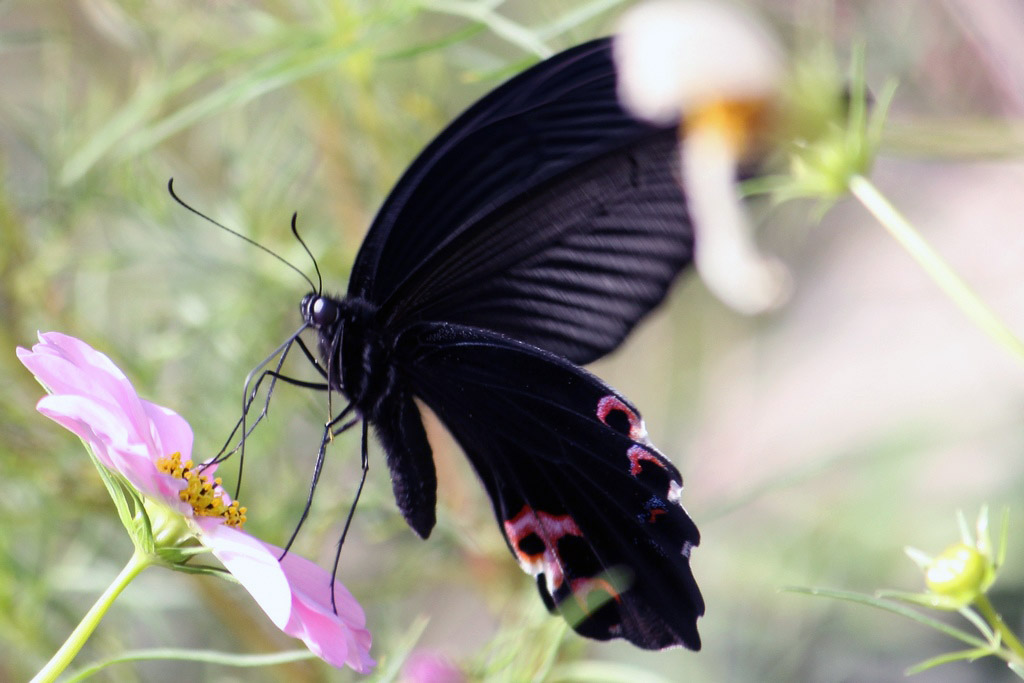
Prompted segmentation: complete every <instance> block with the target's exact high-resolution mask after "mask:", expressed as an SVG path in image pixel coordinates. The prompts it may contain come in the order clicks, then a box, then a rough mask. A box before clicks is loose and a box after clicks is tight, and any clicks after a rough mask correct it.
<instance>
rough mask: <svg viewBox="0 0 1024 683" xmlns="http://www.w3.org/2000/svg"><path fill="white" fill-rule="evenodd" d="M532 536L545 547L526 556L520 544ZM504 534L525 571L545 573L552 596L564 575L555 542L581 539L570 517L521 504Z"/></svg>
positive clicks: (506, 524)
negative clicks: (571, 537)
mask: <svg viewBox="0 0 1024 683" xmlns="http://www.w3.org/2000/svg"><path fill="white" fill-rule="evenodd" d="M531 534H535V535H536V536H537V538H539V539H540V540H541V541H542V542H543V544H544V550H542V551H541V552H539V553H527V552H524V551H523V550H522V549H521V548H520V547H519V543H520V542H521V541H522V540H523V539H524V538H526V537H528V536H530V535H531ZM505 535H506V536H507V537H508V540H509V541H510V542H511V544H512V550H513V552H515V554H516V558H518V560H519V565H520V566H521V567H522V568H523V570H524V571H526V572H528V573H530V574H532V575H534V576H537V575H538V574H540V573H541V572H544V576H545V577H546V578H547V582H548V591H549V592H550V593H551V594H552V595H554V593H555V590H557V589H558V588H560V587H561V586H562V583H563V582H564V581H565V574H564V572H563V571H562V557H561V555H559V553H558V541H559V539H561V538H562V537H564V536H579V537H581V538H582V537H583V532H582V531H580V528H579V527H578V526H576V522H575V521H573V518H572V517H570V516H569V515H551V514H548V513H546V512H543V511H540V510H534V509H533V508H531V507H530V506H529V505H524V506H523V509H522V510H520V511H519V514H517V515H516V516H515V517H513V518H512V519H509V520H505Z"/></svg>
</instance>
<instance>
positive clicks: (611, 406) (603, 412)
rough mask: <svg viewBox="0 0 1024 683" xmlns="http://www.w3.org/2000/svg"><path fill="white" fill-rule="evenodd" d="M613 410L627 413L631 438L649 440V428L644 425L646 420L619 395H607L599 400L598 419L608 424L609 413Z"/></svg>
mask: <svg viewBox="0 0 1024 683" xmlns="http://www.w3.org/2000/svg"><path fill="white" fill-rule="evenodd" d="M613 410H618V411H621V412H623V413H625V415H626V419H627V420H629V438H631V439H633V441H646V440H647V428H646V427H645V426H644V421H643V420H641V419H640V416H639V415H637V414H636V413H634V412H633V411H632V410H630V408H629V406H627V405H626V404H625V403H623V402H622V399H620V398H619V397H617V396H605V397H604V398H602V399H601V400H600V401H598V402H597V419H599V420H600V421H601V422H604V423H605V424H608V413H610V412H612V411H613Z"/></svg>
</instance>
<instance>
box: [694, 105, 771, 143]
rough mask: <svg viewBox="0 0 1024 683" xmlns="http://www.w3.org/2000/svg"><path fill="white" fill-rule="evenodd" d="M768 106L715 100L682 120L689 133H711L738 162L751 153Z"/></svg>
mask: <svg viewBox="0 0 1024 683" xmlns="http://www.w3.org/2000/svg"><path fill="white" fill-rule="evenodd" d="M769 108H770V104H769V102H768V100H765V99H755V98H751V99H728V100H727V99H716V100H712V101H710V102H708V103H707V104H705V105H703V106H701V107H699V108H697V109H694V110H693V111H691V112H690V113H689V114H688V115H687V116H686V121H685V126H686V128H687V129H689V130H709V129H710V130H715V131H717V132H718V133H719V134H720V135H722V136H723V137H724V138H725V139H726V140H727V141H728V143H729V146H730V147H731V148H732V150H733V152H734V153H735V155H736V156H737V157H738V158H742V157H743V156H745V155H746V154H747V153H749V152H751V151H752V149H753V147H754V143H755V142H756V140H757V138H758V135H759V133H761V132H763V131H764V130H765V128H766V127H767V119H768V115H769Z"/></svg>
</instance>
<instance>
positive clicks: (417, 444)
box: [301, 40, 704, 649]
mask: <svg viewBox="0 0 1024 683" xmlns="http://www.w3.org/2000/svg"><path fill="white" fill-rule="evenodd" d="M677 147H678V132H677V131H676V130H675V129H673V128H656V127H652V126H650V125H647V124H644V123H641V122H638V121H635V120H633V119H632V118H631V117H630V116H629V115H628V114H627V113H625V112H624V111H623V110H622V109H621V107H620V106H619V104H618V101H617V98H616V93H615V72H614V65H613V63H612V60H611V56H610V44H609V41H608V40H598V41H593V42H591V43H588V44H586V45H583V46H579V47H577V48H573V49H571V50H568V51H566V52H564V53H562V54H560V55H556V56H555V57H553V58H551V59H549V60H547V61H546V62H543V63H542V64H540V65H538V66H536V67H534V68H532V69H530V70H528V71H527V72H525V73H523V74H521V75H520V76H518V77H516V78H515V79H513V80H512V81H510V82H509V83H506V84H505V85H503V86H501V87H499V88H498V89H496V90H495V91H494V92H492V93H491V94H489V95H488V96H486V97H485V98H483V99H482V100H481V101H480V102H478V103H477V104H476V105H474V106H473V107H471V108H470V109H469V110H467V112H465V113H464V114H463V115H462V116H460V117H459V118H458V119H457V120H456V121H455V122H454V123H453V124H451V125H450V126H449V127H448V128H447V129H446V130H445V131H444V132H442V134H441V135H440V136H438V138H437V139H436V140H435V141H434V142H433V143H431V145H430V146H428V147H427V149H426V150H425V151H424V152H423V153H422V154H421V155H420V157H419V158H418V159H417V160H416V161H414V162H413V164H412V166H411V167H410V169H409V170H408V171H407V172H406V174H405V175H404V176H403V178H402V179H401V180H400V181H399V183H398V185H397V186H396V188H395V189H394V190H393V191H392V193H391V195H390V196H389V197H388V199H387V200H386V201H385V203H384V206H383V208H382V209H381V211H380V213H379V214H378V216H377V218H376V219H375V221H374V223H373V225H372V226H371V227H370V231H369V233H368V235H367V237H366V240H365V241H364V243H363V246H362V248H361V249H360V252H359V254H358V255H357V257H356V261H355V264H354V266H353V270H352V277H351V279H350V282H349V288H348V292H347V294H346V295H345V296H344V297H332V296H327V295H323V294H321V293H319V292H313V293H310V294H307V295H306V296H305V298H304V299H303V300H302V304H301V312H302V316H303V320H304V323H305V325H306V326H307V327H309V328H312V329H313V330H315V332H316V334H317V337H318V351H319V354H320V369H321V371H322V372H323V373H324V376H325V378H326V382H327V385H328V387H329V389H330V390H331V391H335V392H340V393H342V394H343V395H345V396H346V397H347V398H348V399H349V400H350V401H351V402H352V405H353V406H354V409H355V410H356V411H357V412H358V415H359V416H360V417H361V418H362V419H364V420H366V421H367V422H368V423H369V424H370V425H371V426H372V427H373V428H374V431H375V433H376V435H377V437H378V439H379V441H380V442H381V444H382V445H383V449H384V451H385V454H386V458H387V464H388V468H389V470H390V473H391V481H392V487H393V490H394V494H395V499H396V502H397V504H398V507H399V509H400V511H401V512H402V514H403V516H404V517H405V519H406V520H407V522H408V523H409V525H410V526H411V527H412V528H413V530H414V531H415V532H416V533H417V534H419V535H420V536H421V537H424V538H426V537H427V536H428V535H429V534H430V531H431V529H432V528H433V526H434V524H435V508H436V501H437V477H436V473H435V470H434V463H433V457H432V453H431V449H430V444H429V442H428V440H427V436H426V432H425V430H424V427H423V422H422V419H421V415H420V410H419V407H418V405H417V401H416V400H418V401H420V402H422V403H423V404H425V405H426V406H428V407H429V408H430V409H431V410H432V411H433V412H434V413H435V414H436V415H437V416H438V417H439V418H440V420H441V421H442V423H443V424H444V425H445V426H446V427H447V428H448V430H449V431H450V432H451V433H452V435H453V436H454V437H455V439H456V441H457V442H458V443H459V445H460V446H461V448H462V449H463V451H464V452H465V453H466V455H467V457H468V458H469V461H470V463H471V464H472V466H473V468H474V470H475V471H476V473H477V475H478V476H479V478H480V480H481V482H482V483H483V485H484V487H485V489H486V491H487V493H488V495H489V496H490V499H491V502H492V504H493V506H494V512H495V515H496V517H497V521H498V524H499V528H500V530H501V531H502V533H503V535H504V536H505V539H506V541H507V543H508V546H509V549H510V551H511V552H512V554H513V556H514V557H515V559H516V560H517V561H518V562H519V564H520V566H521V567H522V568H523V570H524V571H526V572H527V573H529V574H531V575H532V576H534V577H535V579H536V581H537V586H538V590H539V592H540V594H541V597H542V599H543V600H544V603H545V604H546V605H547V606H548V608H549V609H551V610H552V611H558V612H560V613H561V614H562V615H563V616H565V618H566V619H567V620H569V622H570V624H571V625H572V626H573V628H574V629H575V630H576V631H578V632H579V633H581V634H583V635H585V636H588V637H591V638H597V639H601V640H607V639H610V638H625V639H627V640H629V641H631V642H633V643H635V644H636V645H639V646H640V647H644V648H648V649H660V648H664V647H671V646H679V645H683V646H686V647H689V648H691V649H699V648H700V636H699V635H698V633H697V626H696V621H697V618H698V617H699V616H701V615H702V614H703V613H704V602H703V599H702V597H701V594H700V591H699V589H698V588H697V584H696V582H695V580H694V578H693V575H692V573H691V571H690V565H689V561H690V553H691V550H692V549H693V547H695V546H696V545H697V544H698V543H699V539H700V537H699V533H698V531H697V528H696V526H695V525H694V524H693V522H692V521H691V520H690V518H689V516H688V515H687V514H686V512H685V511H684V510H683V507H682V504H681V492H682V477H681V475H680V474H679V472H678V470H677V469H676V468H675V466H674V465H673V464H672V463H671V462H670V461H669V460H668V459H667V458H665V457H664V456H663V455H662V454H661V453H660V452H658V450H657V449H656V448H655V447H654V446H653V444H652V443H651V442H650V440H649V438H648V436H647V432H646V428H645V426H644V423H643V420H642V419H641V417H640V413H639V411H638V410H637V409H636V407H635V406H633V405H632V404H631V403H629V401H628V400H626V399H625V398H624V397H623V396H621V395H620V394H618V393H617V392H615V390H614V389H612V388H611V387H609V386H608V385H607V384H605V383H604V382H603V381H601V380H600V379H599V378H597V377H596V376H594V375H592V374H591V373H589V372H587V371H586V370H584V369H582V368H581V367H579V365H578V364H580V363H585V362H589V361H591V360H593V359H595V358H597V357H600V356H602V355H604V354H606V353H608V352H609V351H611V350H612V349H614V348H615V347H617V346H618V345H619V343H621V341H622V339H623V338H624V337H625V336H626V335H627V334H628V332H629V331H630V330H631V329H632V327H633V326H634V325H635V324H636V323H637V321H638V320H639V319H640V318H642V317H643V316H644V315H645V314H646V313H647V312H648V311H650V310H651V309H652V308H653V307H654V306H656V305H657V304H658V303H659V302H660V301H661V300H662V299H663V298H664V296H665V295H666V292H667V290H668V288H669V287H670V285H671V284H672V282H673V281H674V279H675V278H676V276H677V275H678V274H679V272H680V271H681V270H682V269H683V268H685V267H686V266H687V265H688V264H689V263H690V261H691V259H692V251H693V234H692V230H691V228H690V224H689V219H688V216H687V214H686V205H685V198H684V197H683V196H682V192H681V190H680V188H679V185H678V183H677V180H676V170H675V169H676V163H677V162H676V159H677ZM414 399H415V400H414Z"/></svg>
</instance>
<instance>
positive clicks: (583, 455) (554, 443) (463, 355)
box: [399, 324, 704, 649]
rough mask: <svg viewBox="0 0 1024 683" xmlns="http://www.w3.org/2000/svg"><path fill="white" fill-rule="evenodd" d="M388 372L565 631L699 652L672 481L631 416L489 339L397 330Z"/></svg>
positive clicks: (567, 370)
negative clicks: (469, 480) (449, 452)
mask: <svg viewBox="0 0 1024 683" xmlns="http://www.w3.org/2000/svg"><path fill="white" fill-rule="evenodd" d="M399 349H400V356H401V358H402V360H401V362H400V367H401V371H402V373H403V374H405V375H406V376H407V378H408V382H409V385H410V386H411V387H413V390H414V391H415V393H416V394H417V395H418V396H420V397H421V398H422V400H423V401H424V402H425V403H426V404H427V405H429V406H430V407H431V409H432V410H434V412H436V413H437V414H438V416H439V417H440V418H441V420H442V421H443V422H444V423H445V425H446V426H447V427H448V429H449V430H450V431H451V432H452V434H453V435H454V436H455V438H456V440H457V441H458V442H459V444H460V445H461V446H462V448H463V449H464V450H465V451H466V454H467V455H468V456H469V459H470V461H471V462H472V464H473V467H474V468H475V470H476V471H477V473H478V474H479V476H480V478H481V480H482V481H483V483H484V485H485V487H486V488H487V491H488V494H489V495H490V497H491V500H492V502H493V504H494V509H495V513H496V515H497V518H498V522H499V525H500V526H501V529H502V532H503V533H504V535H505V538H506V540H507V541H508V544H509V548H510V549H511V550H512V553H513V554H514V555H515V557H516V559H517V560H518V561H519V563H520V565H521V566H522V567H523V569H524V570H525V571H527V572H528V573H530V574H532V575H534V576H535V577H536V578H537V582H538V588H539V590H540V593H541V596H542V598H543V599H544V601H545V603H547V604H548V606H549V608H552V609H554V610H557V611H558V612H560V613H562V614H563V616H565V618H566V619H567V620H568V621H569V623H570V624H571V625H572V626H573V628H575V629H576V630H577V631H578V632H580V633H581V634H583V635H586V636H588V637H591V638H597V639H601V640H607V639H610V638H617V637H621V638H626V639H627V640H629V641H631V642H633V643H635V644H636V645H639V646H640V647H644V648H648V649H658V648H665V647H671V646H676V645H684V646H686V647H689V648H691V649H699V648H700V637H699V635H698V633H697V627H696V621H697V618H698V617H699V616H700V615H702V614H703V613H704V602H703V599H702V597H701V595H700V591H699V589H698V588H697V585H696V582H695V581H694V579H693V575H692V573H691V571H690V566H689V555H690V550H691V549H692V548H693V547H694V546H696V545H697V543H698V542H699V539H700V537H699V534H698V532H697V528H696V526H695V525H694V524H693V522H692V521H691V520H690V518H689V517H688V516H687V514H686V512H685V511H684V510H683V508H682V505H681V502H680V496H681V491H682V479H681V477H680V475H679V472H678V471H677V470H676V468H675V467H674V466H673V465H672V464H671V463H670V462H669V461H668V460H667V459H666V458H665V457H664V456H662V455H661V454H660V453H659V452H658V451H657V450H656V449H655V448H654V446H653V445H651V444H650V442H649V440H648V439H647V435H646V431H645V429H644V426H643V421H642V420H641V418H640V415H639V413H638V412H637V411H636V408H635V407H633V406H632V405H631V404H630V403H628V402H627V401H626V400H625V399H624V398H622V397H621V396H620V395H618V394H617V393H616V392H615V391H614V390H613V389H611V388H610V387H608V386H607V385H606V384H604V383H603V382H601V380H599V379H598V378H596V377H594V376H593V375H591V374H590V373H588V372H586V371H585V370H582V369H581V368H578V367H576V366H575V365H573V364H571V363H568V362H567V361H565V360H564V359H562V358H560V357H558V356H556V355H554V354H551V353H548V352H546V351H544V350H542V349H539V348H536V347H533V346H530V345H528V344H523V343H521V342H517V341H514V340H512V339H509V338H508V337H505V336H503V335H500V334H496V333H493V332H486V331H483V330H479V329H476V328H468V327H463V326H456V325H448V324H424V325H419V326H416V327H414V328H412V329H410V330H409V331H408V332H407V333H406V334H404V335H403V337H402V340H401V343H400V345H399Z"/></svg>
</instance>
